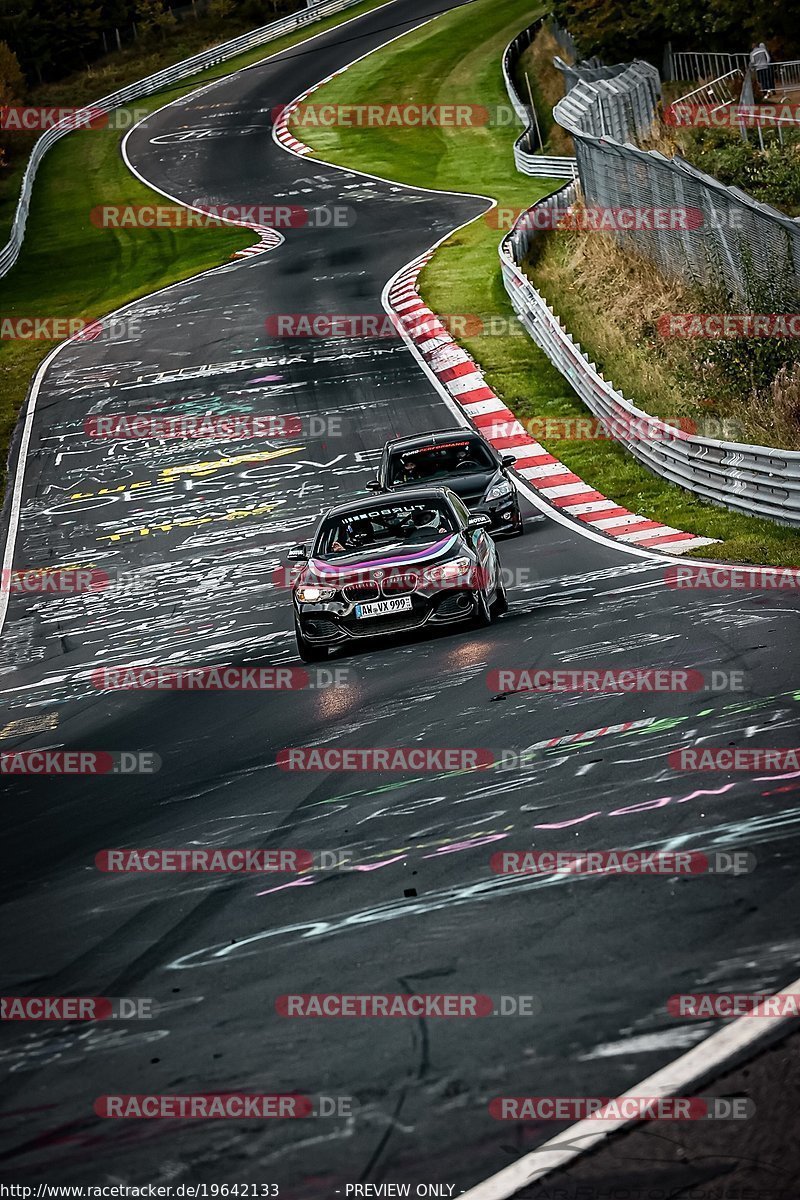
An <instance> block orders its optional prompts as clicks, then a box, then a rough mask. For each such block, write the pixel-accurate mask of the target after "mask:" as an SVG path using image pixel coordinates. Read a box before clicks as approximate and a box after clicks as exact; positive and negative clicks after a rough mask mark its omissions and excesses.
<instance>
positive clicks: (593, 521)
mask: <svg viewBox="0 0 800 1200" xmlns="http://www.w3.org/2000/svg"><path fill="white" fill-rule="evenodd" d="M432 257H433V251H432V250H430V251H428V252H426V253H425V254H421V255H420V256H419V258H415V259H414V260H413V262H410V263H409V264H408V266H406V267H404V268H403V270H402V271H401V272H400V274H399V275H398V276H397V277H396V278H395V280H394V282H393V283H392V286H391V287H390V289H389V292H388V303H389V306H390V308H391V309H392V311H393V312H394V314H395V316H396V317H397V319H398V320H399V322H400V324H401V325H402V328H403V330H404V331H405V333H406V334H407V335H408V337H409V338H410V339H411V341H412V342H413V343H414V346H415V347H416V349H417V350H418V352H419V353H420V354H421V356H422V358H423V360H424V361H425V363H426V364H427V365H428V367H429V368H430V370H431V371H432V372H433V374H434V375H435V376H436V378H437V379H438V380H439V382H440V383H441V384H442V385H443V386H444V387H445V389H446V390H447V392H448V393H449V394H450V396H451V397H452V399H453V400H454V401H455V402H456V403H457V404H458V405H459V406H460V407H461V408H462V409H463V411H464V413H465V414H466V416H467V417H468V418H469V420H470V421H471V422H472V424H473V425H474V426H475V428H476V429H477V430H478V431H479V432H480V433H481V434H482V436H483V437H484V438H485V439H486V441H487V442H489V443H490V445H492V446H493V447H494V448H495V450H499V451H502V452H503V453H504V454H513V456H514V458H515V459H516V462H515V464H514V470H515V471H516V472H517V474H518V475H520V476H521V477H522V478H523V479H524V480H525V481H526V483H527V484H528V485H529V486H530V487H532V488H534V489H535V491H536V492H537V494H538V495H539V496H540V497H541V498H542V499H543V500H546V501H547V502H548V503H549V504H552V505H555V507H556V508H558V509H560V510H561V511H562V512H563V513H565V514H566V515H567V516H570V517H573V518H575V519H577V520H579V521H581V522H583V523H584V524H585V525H588V526H590V527H591V528H592V529H593V530H595V531H596V532H598V533H602V534H605V535H607V536H608V537H612V538H615V539H616V540H617V541H620V542H627V543H631V544H633V545H636V546H640V547H641V548H642V549H658V550H661V551H664V550H666V551H670V552H671V553H674V554H684V553H686V552H687V551H688V550H697V549H698V548H699V547H700V546H709V545H711V544H712V543H714V542H716V540H717V539H716V538H704V537H695V535H694V534H693V533H685V532H684V531H683V530H681V529H674V528H673V527H672V526H671V525H663V524H662V523H661V522H660V521H651V520H649V518H647V517H642V516H639V515H637V514H636V513H632V512H629V510H628V509H627V508H623V507H622V506H621V505H618V504H616V503H615V501H613V500H609V499H607V498H606V497H605V496H604V495H603V494H602V492H598V491H597V490H596V489H595V488H593V487H592V486H591V485H590V484H588V483H584V481H583V480H582V479H581V478H580V476H578V475H575V474H574V472H572V471H570V469H569V468H568V467H565V466H564V464H563V463H562V462H559V461H558V459H557V458H555V457H554V456H553V455H552V454H549V453H548V451H547V450H546V449H545V447H544V446H542V445H541V444H540V443H539V442H537V441H536V440H535V439H534V438H532V437H531V436H530V434H528V433H526V431H525V429H524V428H523V426H522V425H521V424H520V422H519V421H518V420H517V419H516V417H515V416H514V414H513V413H512V412H511V411H510V410H509V409H508V408H506V406H505V404H504V403H503V401H502V400H501V399H500V398H499V396H496V395H495V393H494V392H493V391H492V389H491V388H490V387H489V385H488V384H487V382H486V380H485V379H484V377H483V374H482V373H481V370H480V368H479V366H478V364H477V363H476V362H475V361H474V359H472V358H471V357H470V356H469V354H467V352H466V350H464V349H462V347H461V346H459V345H458V343H457V342H456V341H455V340H454V338H453V337H452V336H451V334H450V333H449V332H448V331H447V329H446V328H445V326H444V325H443V324H442V322H441V321H440V320H439V318H438V317H437V316H436V314H435V313H433V312H432V311H431V310H430V309H429V308H428V307H427V305H426V304H425V302H424V300H423V299H422V298H421V296H420V294H419V291H418V289H417V279H418V276H419V273H420V271H421V270H422V268H423V267H424V266H425V264H426V263H428V262H429V261H430V259H431V258H432Z"/></svg>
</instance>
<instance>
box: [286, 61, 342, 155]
mask: <svg viewBox="0 0 800 1200" xmlns="http://www.w3.org/2000/svg"><path fill="white" fill-rule="evenodd" d="M349 65H352V64H349ZM346 70H347V67H342V69H341V70H340V71H334V72H333V74H332V75H326V76H325V78H324V79H320V80H319V82H318V83H315V84H314V85H313V87H310V88H308V90H307V91H305V92H302V93H301V94H300V95H299V96H295V98H294V100H292V102H291V104H286V105H284V106H283V108H282V109H281V111H280V115H279V116H278V118H277V119H276V121H275V127H274V129H273V137H274V138H275V139H276V141H278V142H280V144H281V145H282V146H283V147H284V149H286V150H291V152H292V154H299V155H300V156H301V157H304V156H305V155H306V154H313V153H314V151H313V149H312V147H311V146H307V145H306V144H305V142H301V141H300V140H299V139H298V138H296V137H295V136H294V134H293V133H292V131H291V130H290V128H289V125H290V124H291V120H292V117H293V116H294V114H295V113H296V112H297V110H298V108H299V107H300V105H301V104H302V103H303V101H304V100H307V99H308V97H309V96H310V95H311V94H312V93H313V92H316V90H317V88H321V87H322V86H323V84H326V83H330V81H331V80H332V79H335V78H336V76H337V75H343V74H344V72H345V71H346Z"/></svg>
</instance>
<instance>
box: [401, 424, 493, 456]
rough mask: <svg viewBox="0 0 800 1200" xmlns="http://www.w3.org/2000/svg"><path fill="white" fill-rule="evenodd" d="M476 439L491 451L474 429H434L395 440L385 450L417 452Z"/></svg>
mask: <svg viewBox="0 0 800 1200" xmlns="http://www.w3.org/2000/svg"><path fill="white" fill-rule="evenodd" d="M474 438H478V439H479V440H480V441H481V442H483V444H484V445H485V446H486V448H487V449H488V450H491V446H489V444H488V442H486V441H485V440H484V439H483V438H482V437H481V435H480V434H479V433H478V432H477V430H475V429H463V428H462V429H436V430H434V432H433V433H415V434H413V436H411V437H403V438H395V439H394V440H393V441H391V442H387V443H386V446H385V449H386V450H389V451H392V452H394V451H396V450H400V451H409V450H418V449H421V448H422V447H423V446H439V445H441V444H442V443H443V442H452V441H456V440H457V441H459V442H465V441H469V440H470V439H474Z"/></svg>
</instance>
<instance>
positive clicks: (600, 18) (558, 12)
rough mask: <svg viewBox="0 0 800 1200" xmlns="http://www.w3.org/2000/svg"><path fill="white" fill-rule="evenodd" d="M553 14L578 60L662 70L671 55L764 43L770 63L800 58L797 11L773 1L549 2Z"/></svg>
mask: <svg viewBox="0 0 800 1200" xmlns="http://www.w3.org/2000/svg"><path fill="white" fill-rule="evenodd" d="M553 3H554V7H553V13H554V16H555V17H556V19H557V21H558V22H559V24H560V25H562V26H564V27H565V28H566V29H568V30H569V31H570V33H571V34H572V36H573V37H574V38H575V40H576V42H577V43H578V47H579V49H580V52H581V55H582V56H583V57H586V58H588V57H590V56H591V55H595V54H596V55H597V56H598V57H599V58H601V59H602V60H603V61H604V62H607V63H614V62H627V61H628V60H630V59H633V58H644V59H647V60H648V62H652V63H654V64H655V65H656V66H660V65H661V61H662V58H663V54H664V47H665V46H666V44H667V43H668V42H671V43H672V48H673V50H718V51H730V52H734V51H749V50H750V49H751V48H752V47H753V46H754V45H755V44H756V43H757V42H766V44H767V46H768V47H769V49H770V50H771V52H772V57H773V58H774V59H776V60H777V59H794V58H797V57H800V30H799V29H798V20H797V9H796V8H794V6H793V5H791V4H778V3H776V2H775V0H698V2H697V3H695V4H687V3H686V0H624V2H623V0H553Z"/></svg>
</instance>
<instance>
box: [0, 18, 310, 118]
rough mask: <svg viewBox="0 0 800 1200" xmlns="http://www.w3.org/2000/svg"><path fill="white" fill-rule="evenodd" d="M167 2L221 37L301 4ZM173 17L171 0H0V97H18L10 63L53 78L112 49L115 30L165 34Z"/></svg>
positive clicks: (32, 80)
mask: <svg viewBox="0 0 800 1200" xmlns="http://www.w3.org/2000/svg"><path fill="white" fill-rule="evenodd" d="M174 3H175V7H176V8H177V9H178V15H179V16H184V17H185V18H186V19H192V17H193V16H195V15H197V16H200V17H201V19H202V20H203V21H204V22H205V23H207V24H208V25H209V31H210V32H213V35H214V36H219V37H222V38H224V37H225V36H226V33H227V27H228V26H229V25H235V31H234V32H238V31H239V30H240V29H241V28H243V27H245V26H248V25H252V26H253V27H255V26H258V25H263V24H266V23H267V22H268V21H272V20H274V19H275V18H276V17H277V16H280V15H281V14H282V13H285V12H288V11H290V10H292V9H294V8H297V7H302V0H174ZM177 25H178V21H177V19H176V15H175V13H174V12H173V7H172V5H171V4H170V0H0V103H9V102H10V100H17V99H19V98H20V97H19V95H14V96H9V91H10V90H13V89H11V88H10V85H11V84H12V83H14V84H16V86H17V88H19V81H18V79H17V78H16V70H17V69H18V70H19V71H20V72H21V75H22V78H23V80H24V81H25V82H26V83H27V84H29V85H35V84H41V83H48V82H53V81H55V80H59V79H63V78H64V77H65V76H66V75H69V74H71V73H72V72H73V71H75V70H77V69H80V68H82V67H84V68H85V67H88V66H90V65H91V63H92V62H95V61H96V60H97V59H99V58H101V57H102V56H103V55H104V54H106V53H107V52H109V51H113V50H115V49H116V48H117V41H116V34H115V30H119V31H120V33H121V38H122V41H123V42H124V43H127V44H130V42H131V41H132V40H133V38H134V34H135V38H136V40H137V41H138V40H142V41H143V42H144V43H145V44H147V43H148V42H152V41H153V40H158V41H163V40H166V39H167V38H168V37H169V35H170V33H171V32H172V31H173V30H174V29H175V28H176V27H177ZM104 35H105V36H104ZM232 36H233V35H232ZM3 44H4V47H5V48H2V47H3ZM15 64H16V66H15ZM9 72H10V74H11V76H13V79H12V78H9Z"/></svg>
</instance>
